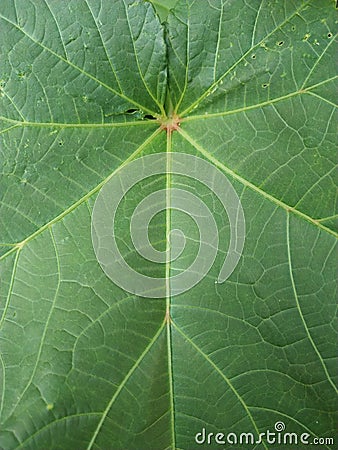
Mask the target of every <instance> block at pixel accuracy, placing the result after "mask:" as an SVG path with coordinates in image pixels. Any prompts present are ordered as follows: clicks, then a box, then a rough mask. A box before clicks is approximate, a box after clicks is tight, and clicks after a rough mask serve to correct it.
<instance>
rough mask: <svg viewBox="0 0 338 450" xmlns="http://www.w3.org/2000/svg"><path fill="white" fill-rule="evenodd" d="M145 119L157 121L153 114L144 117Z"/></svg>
mask: <svg viewBox="0 0 338 450" xmlns="http://www.w3.org/2000/svg"><path fill="white" fill-rule="evenodd" d="M144 118H145V119H149V120H156V117H154V116H152V115H151V114H146V115H145V116H144Z"/></svg>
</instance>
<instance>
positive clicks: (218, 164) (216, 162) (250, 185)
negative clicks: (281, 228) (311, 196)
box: [178, 128, 338, 238]
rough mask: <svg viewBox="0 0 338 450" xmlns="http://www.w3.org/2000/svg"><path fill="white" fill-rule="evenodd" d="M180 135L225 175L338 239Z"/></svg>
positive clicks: (322, 226) (337, 235) (181, 130)
mask: <svg viewBox="0 0 338 450" xmlns="http://www.w3.org/2000/svg"><path fill="white" fill-rule="evenodd" d="M178 131H179V133H180V134H181V136H183V137H184V138H185V139H186V140H187V141H188V142H189V143H190V144H191V145H192V146H193V147H195V148H196V150H198V151H199V152H200V153H201V154H202V155H204V156H205V157H206V158H207V159H208V160H209V161H211V162H212V163H213V164H214V165H215V166H216V167H218V168H220V169H221V170H222V171H224V172H225V173H227V174H229V175H230V176H231V177H232V178H234V179H235V180H237V181H239V182H240V183H241V184H243V185H244V186H246V187H248V188H250V189H251V190H253V191H255V192H257V193H258V194H260V195H261V196H262V197H264V198H266V199H268V200H270V201H271V202H273V203H275V204H276V205H278V206H280V207H281V208H283V209H285V210H286V211H290V212H293V213H294V214H296V215H298V216H299V217H301V218H302V219H305V220H307V221H308V222H310V223H312V224H313V225H315V226H316V227H318V228H320V229H322V230H323V231H326V232H327V233H329V234H331V235H333V236H335V237H336V238H337V237H338V233H335V232H334V231H333V230H331V229H330V228H327V227H325V226H324V225H323V224H321V223H320V222H319V221H317V220H315V219H313V218H312V217H310V216H308V215H307V214H305V213H303V212H301V211H299V210H298V209H295V208H294V207H292V206H289V205H287V204H286V203H284V202H282V201H281V200H278V199H277V198H275V197H274V196H273V195H271V194H269V193H267V192H265V191H263V190H262V189H260V188H259V187H257V186H256V185H254V184H253V183H251V182H250V181H248V180H246V179H245V178H243V177H241V176H240V175H238V174H237V173H235V172H234V171H233V170H231V169H229V167H227V166H225V165H224V164H223V163H221V162H220V161H219V160H218V159H217V158H215V157H214V156H213V155H212V154H211V153H209V152H208V151H207V150H206V149H205V148H204V147H202V146H201V145H200V144H198V143H197V142H196V141H195V140H194V139H193V138H192V137H191V136H190V135H189V134H188V133H187V132H186V131H184V130H183V129H182V128H180V129H179V130H178Z"/></svg>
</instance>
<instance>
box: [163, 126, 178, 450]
mask: <svg viewBox="0 0 338 450" xmlns="http://www.w3.org/2000/svg"><path fill="white" fill-rule="evenodd" d="M171 139H172V133H171V131H170V130H168V131H167V147H166V152H167V170H166V243H167V245H166V250H167V252H166V269H165V278H166V314H165V321H166V327H167V351H168V378H169V380H168V381H169V398H170V423H171V446H172V450H175V449H176V436H175V409H174V386H173V367H172V345H171V343H172V339H171V326H172V325H171V284H170V269H171V251H170V242H169V233H170V230H171V194H170V189H171V184H172V175H171V166H172V157H171V147H172V140H171Z"/></svg>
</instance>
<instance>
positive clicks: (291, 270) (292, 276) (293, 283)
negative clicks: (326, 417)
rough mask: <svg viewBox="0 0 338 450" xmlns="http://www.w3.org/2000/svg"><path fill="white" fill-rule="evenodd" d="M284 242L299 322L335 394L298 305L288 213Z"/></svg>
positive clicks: (336, 390) (287, 215)
mask: <svg viewBox="0 0 338 450" xmlns="http://www.w3.org/2000/svg"><path fill="white" fill-rule="evenodd" d="M286 242H287V250H288V263H289V272H290V279H291V284H292V290H293V293H294V297H295V301H296V305H297V309H298V312H299V316H300V318H301V321H302V323H303V326H304V329H305V332H306V335H307V337H308V339H309V341H310V343H311V346H312V348H313V350H314V351H315V353H316V355H317V356H318V359H319V361H320V364H321V366H322V367H323V370H324V373H325V376H326V378H327V380H328V382H329V383H330V384H331V386H332V387H333V389H334V391H335V392H336V393H337V392H338V389H337V388H336V386H335V384H334V383H333V381H332V379H331V377H330V375H329V372H328V370H327V368H326V365H325V363H324V361H323V358H322V356H321V354H320V353H319V350H318V348H317V346H316V344H315V342H314V340H313V339H312V336H311V333H310V330H309V327H308V326H307V323H306V321H305V317H304V315H303V311H302V308H301V306H300V303H299V298H298V293H297V288H296V283H295V280H294V275H293V266H292V258H291V243H290V213H289V212H287V213H286Z"/></svg>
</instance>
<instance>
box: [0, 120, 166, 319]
mask: <svg viewBox="0 0 338 450" xmlns="http://www.w3.org/2000/svg"><path fill="white" fill-rule="evenodd" d="M161 131H162V130H161V129H160V128H158V129H157V130H156V131H155V132H154V133H153V134H151V135H150V137H149V138H148V139H146V140H145V141H144V142H143V143H142V144H141V145H140V146H139V147H138V149H136V150H135V152H134V153H133V154H132V155H130V156H129V158H127V159H126V160H125V161H123V163H122V164H121V165H120V166H119V167H118V168H117V169H115V170H114V171H113V172H112V173H111V174H109V175H108V176H107V177H106V178H105V179H104V180H102V181H101V182H100V183H99V184H98V185H97V186H95V187H94V188H93V189H92V190H90V191H89V192H88V193H87V194H86V195H84V196H83V197H81V198H80V199H79V200H77V201H76V202H75V203H73V204H72V205H71V206H69V208H67V209H65V210H64V211H63V212H62V213H61V214H59V215H58V216H56V217H54V218H53V219H52V220H50V221H49V222H48V223H46V224H45V225H43V226H42V227H41V228H39V229H38V230H36V231H35V232H34V233H32V234H31V235H30V236H27V237H26V238H25V239H24V240H23V241H21V242H20V243H17V244H16V247H15V248H22V247H24V246H25V245H26V244H27V243H28V242H30V241H31V240H32V239H34V238H35V237H36V236H38V235H39V234H41V233H42V232H43V231H45V230H47V229H48V228H49V227H50V226H51V225H53V224H55V223H57V222H59V221H60V220H62V219H63V218H64V217H65V216H67V215H68V214H70V213H71V212H72V211H74V210H75V209H76V208H77V207H78V206H80V205H81V204H82V203H84V202H85V201H86V200H88V199H89V198H90V197H91V196H92V195H94V194H95V193H96V192H98V191H99V190H100V189H101V188H102V187H103V186H104V185H105V184H106V183H107V182H108V181H109V180H110V179H111V177H113V176H114V175H115V174H116V173H117V172H118V171H119V170H121V168H122V167H124V166H125V165H127V164H128V163H129V162H130V161H132V160H133V159H134V158H135V157H136V156H137V155H138V154H139V153H141V152H142V150H143V149H144V148H145V147H146V146H147V145H148V144H149V143H150V142H152V140H153V139H154V138H155V137H156V136H157V135H158V134H159V133H160V132H161ZM12 252H13V249H11V250H9V251H8V252H7V253H5V254H4V255H2V256H1V257H0V261H1V260H2V259H4V258H5V257H6V256H8V255H9V254H10V253H12ZM0 324H1V322H0Z"/></svg>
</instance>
